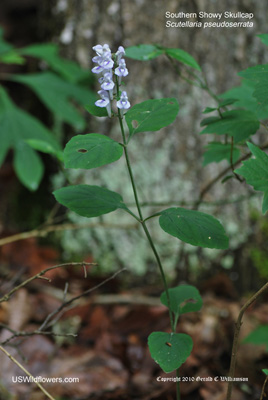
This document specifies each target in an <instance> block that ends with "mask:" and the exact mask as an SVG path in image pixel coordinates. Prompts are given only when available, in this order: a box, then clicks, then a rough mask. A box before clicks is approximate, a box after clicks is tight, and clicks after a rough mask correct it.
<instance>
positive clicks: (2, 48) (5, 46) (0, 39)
mask: <svg viewBox="0 0 268 400" xmlns="http://www.w3.org/2000/svg"><path fill="white" fill-rule="evenodd" d="M13 48H14V47H13V46H12V45H11V44H10V43H7V42H6V41H5V40H4V31H3V29H2V28H1V27H0V54H4V53H7V52H9V51H11V50H12V49H13Z"/></svg>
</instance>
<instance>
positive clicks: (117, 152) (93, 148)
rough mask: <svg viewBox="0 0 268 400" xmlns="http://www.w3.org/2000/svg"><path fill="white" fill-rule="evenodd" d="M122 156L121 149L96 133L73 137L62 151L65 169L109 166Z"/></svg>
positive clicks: (118, 145) (109, 139)
mask: <svg viewBox="0 0 268 400" xmlns="http://www.w3.org/2000/svg"><path fill="white" fill-rule="evenodd" d="M122 155H123V147H122V146H121V145H120V144H119V143H118V142H116V141H115V140H113V139H111V138H109V137H108V136H105V135H100V134H98V133H89V134H87V135H77V136H74V137H73V138H72V139H71V140H70V141H69V142H68V143H67V145H66V147H65V149H64V163H65V167H66V168H83V169H91V168H96V167H100V166H102V165H106V164H110V163H112V162H114V161H117V160H119V158H120V157H121V156H122Z"/></svg>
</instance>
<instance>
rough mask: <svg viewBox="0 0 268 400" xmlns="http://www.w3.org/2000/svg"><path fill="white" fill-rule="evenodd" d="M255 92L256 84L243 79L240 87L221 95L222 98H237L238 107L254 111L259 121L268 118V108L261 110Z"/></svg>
mask: <svg viewBox="0 0 268 400" xmlns="http://www.w3.org/2000/svg"><path fill="white" fill-rule="evenodd" d="M253 92H254V82H251V81H248V80H246V79H243V80H242V82H241V85H240V86H237V87H234V88H232V89H230V90H228V91H227V92H225V93H223V94H221V97H223V98H228V97H235V98H236V99H237V102H236V107H238V108H246V109H247V110H249V111H252V112H253V113H254V114H255V115H256V117H257V119H259V120H260V119H266V118H268V106H267V107H262V108H260V106H259V105H258V103H257V100H256V98H255V97H253Z"/></svg>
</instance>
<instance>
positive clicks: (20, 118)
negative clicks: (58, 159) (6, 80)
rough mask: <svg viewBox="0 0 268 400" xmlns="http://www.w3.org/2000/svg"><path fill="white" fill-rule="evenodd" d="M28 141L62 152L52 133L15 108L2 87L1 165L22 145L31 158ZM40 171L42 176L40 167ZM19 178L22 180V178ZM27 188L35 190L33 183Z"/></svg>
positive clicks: (0, 106)
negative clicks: (43, 144)
mask: <svg viewBox="0 0 268 400" xmlns="http://www.w3.org/2000/svg"><path fill="white" fill-rule="evenodd" d="M28 139H35V140H41V141H44V142H46V143H48V144H50V145H51V146H52V147H54V148H58V150H59V151H60V147H59V145H58V143H57V141H56V139H55V138H54V137H53V135H52V134H51V132H50V131H49V130H48V129H47V128H46V127H45V126H44V125H42V124H41V122H39V121H38V120H37V119H36V118H34V117H32V116H31V115H29V114H27V113H26V112H25V111H23V110H21V109H20V108H18V107H17V106H15V104H14V103H13V102H12V101H11V99H10V98H9V96H8V94H7V92H6V91H5V90H4V89H3V88H2V87H1V86H0V143H1V146H0V165H1V164H2V162H3V161H4V158H5V156H6V153H7V151H8V150H9V149H15V151H16V148H17V147H18V146H19V145H20V144H21V146H22V147H23V148H24V147H25V146H26V151H27V152H28V153H29V154H30V157H31V156H32V152H31V149H30V150H29V149H28V146H27V145H26V143H25V141H26V140H28ZM21 142H22V143H21ZM24 145H25V146H24ZM32 151H34V150H32ZM33 157H34V156H32V158H33ZM37 157H38V156H37ZM37 157H35V159H34V161H35V163H36V164H37V163H38V161H36V158H37ZM20 159H21V158H20ZM38 171H39V175H40V167H39V169H38ZM26 175H27V174H26ZM24 176H25V174H24ZM19 177H20V178H21V176H19ZM37 178H38V174H37ZM37 178H36V179H35V181H36V182H38V180H39V178H38V179H37ZM21 180H22V179H21ZM23 183H24V184H26V182H25V179H23ZM26 186H27V187H31V190H33V187H34V185H32V181H31V182H30V183H29V184H26Z"/></svg>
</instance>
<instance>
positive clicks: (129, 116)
mask: <svg viewBox="0 0 268 400" xmlns="http://www.w3.org/2000/svg"><path fill="white" fill-rule="evenodd" d="M178 112H179V104H178V102H177V100H176V99H174V98H164V99H157V100H147V101H144V102H142V103H139V104H136V105H135V106H133V107H132V108H131V109H130V110H129V111H128V112H127V113H126V114H125V118H126V122H127V125H128V128H129V133H130V136H133V135H134V134H136V133H138V132H147V131H158V130H159V129H161V128H164V127H165V126H168V125H169V124H171V123H172V122H173V121H174V120H175V118H176V116H177V114H178Z"/></svg>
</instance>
